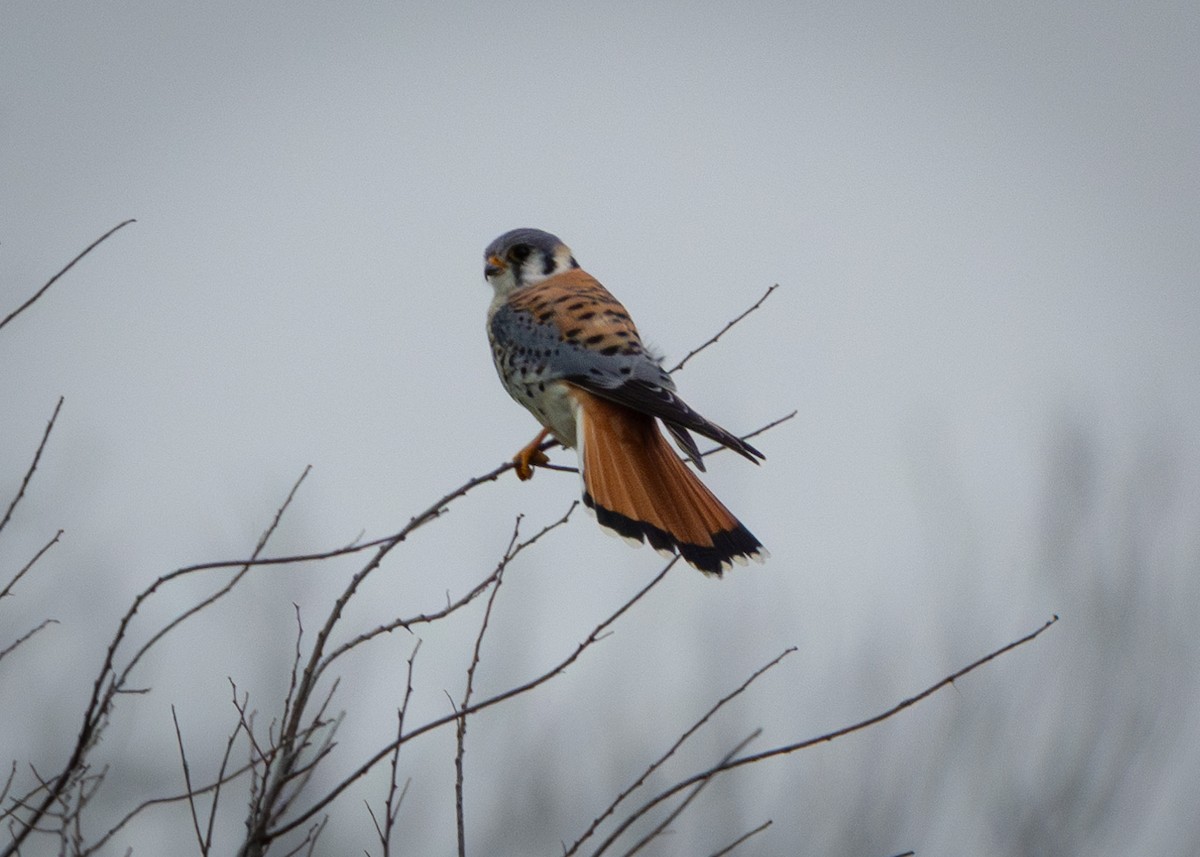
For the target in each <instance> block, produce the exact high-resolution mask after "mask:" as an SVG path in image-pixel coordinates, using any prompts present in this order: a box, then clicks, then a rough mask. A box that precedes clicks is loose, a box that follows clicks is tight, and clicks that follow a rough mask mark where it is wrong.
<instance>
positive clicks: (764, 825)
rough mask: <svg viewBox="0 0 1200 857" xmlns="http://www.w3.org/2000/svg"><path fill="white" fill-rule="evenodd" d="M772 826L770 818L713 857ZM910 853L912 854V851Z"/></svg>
mask: <svg viewBox="0 0 1200 857" xmlns="http://www.w3.org/2000/svg"><path fill="white" fill-rule="evenodd" d="M770 826H771V819H769V818H768V819H767V820H766V821H764V822H763V823H762V824H760V825H759V826H758V827H756V828H754V829H753V830H751V831H748V832H746V833H743V834H742V835H741V836H739V837H738V838H737V839H735V840H733V841H732V842H730V843H729V844H728V845H726V846H725V847H724V848H722V849H721V850H720V851H715V852H713V855H712V857H725V855H726V854H732V853H733V851H734V849H735V848H737V847H738V846H739V845H741V844H742V843H743V842H745V841H746V840H747V839H749V838H750V837H751V836H754V835H756V834H759V833H762V832H763V831H764V830H766V829H767V828H768V827H770ZM908 853H909V854H912V852H911V851H910V852H908ZM901 857H903V855H901Z"/></svg>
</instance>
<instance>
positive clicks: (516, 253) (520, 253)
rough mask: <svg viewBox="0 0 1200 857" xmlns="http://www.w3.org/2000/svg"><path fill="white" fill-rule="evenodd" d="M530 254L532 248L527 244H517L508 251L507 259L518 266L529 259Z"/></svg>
mask: <svg viewBox="0 0 1200 857" xmlns="http://www.w3.org/2000/svg"><path fill="white" fill-rule="evenodd" d="M531 252H533V248H532V247H530V246H529V245H528V244H518V245H516V246H515V247H513V248H512V249H511V250H509V251H508V258H509V259H511V260H512V261H514V262H516V263H517V264H520V263H521V262H524V261H525V260H526V259H528V258H529V254H530V253H531Z"/></svg>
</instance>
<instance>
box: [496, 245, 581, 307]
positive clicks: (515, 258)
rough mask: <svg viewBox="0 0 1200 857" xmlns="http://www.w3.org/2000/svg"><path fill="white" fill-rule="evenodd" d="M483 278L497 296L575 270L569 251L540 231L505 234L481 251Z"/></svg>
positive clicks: (573, 260) (576, 265) (576, 266)
mask: <svg viewBox="0 0 1200 857" xmlns="http://www.w3.org/2000/svg"><path fill="white" fill-rule="evenodd" d="M483 260H484V261H483V276H484V277H485V278H486V279H487V281H488V282H489V283H491V284H492V288H493V289H495V290H496V294H497V295H505V294H508V293H509V292H511V291H513V290H514V289H519V288H521V287H522V286H531V285H533V284H535V283H540V282H541V281H542V280H545V279H548V278H550V277H553V276H554V275H555V274H558V273H561V272H563V271H569V270H570V269H572V268H578V267H579V263H578V262H576V261H575V257H574V256H572V255H571V248H570V247H568V246H567V245H566V244H564V243H562V241H560V240H559V239H558V236H556V235H551V234H550V233H549V232H543V231H542V230H540V229H513V230H512V231H511V232H505V233H504V234H503V235H501V236H500V237H499V238H497V239H496V240H495V241H493V242H492V243H491V244H489V245H488V246H487V249H486V250H484V251H483Z"/></svg>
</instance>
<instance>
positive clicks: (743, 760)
mask: <svg viewBox="0 0 1200 857" xmlns="http://www.w3.org/2000/svg"><path fill="white" fill-rule="evenodd" d="M1057 621H1058V616H1057V615H1055V616H1054V617H1053V618H1052V619H1050V620H1049V621H1048V622H1046V623H1045V624H1044V625H1042V626H1041V627H1040V628H1038V629H1037V630H1036V631H1033V632H1031V633H1029V634H1026V635H1025V636H1024V637H1021V638H1020V639H1018V640H1014V641H1013V642H1011V643H1008V644H1007V645H1004V646H1001V647H1000V648H998V649H996V650H994V651H992V652H989V653H988V654H986V655H984V656H983V657H982V658H979V659H978V660H975V661H972V662H971V663H969V664H967V665H966V666H965V667H963V668H962V669H960V670H958V671H957V672H954V673H951V674H950V675H948V676H946V677H945V678H943V679H942V680H941V681H938V682H936V683H935V684H932V685H930V686H929V687H927V688H925V689H924V690H923V691H921V692H920V693H918V694H916V695H915V696H910V697H909V698H908V699H905V700H903V701H901V702H899V703H897V704H896V705H893V706H892V707H891V708H889V709H887V710H886V711H883V712H880V713H879V714H876V715H874V716H873V717H868V718H867V719H866V720H860V721H859V722H857V723H853V724H851V725H849V726H843V727H842V728H840V729H835V730H834V731H832V732H826V733H825V734H824V735H818V736H817V737H815V738H809V739H807V740H804V741H798V742H796V743H794V744H786V745H784V746H782V747H775V748H773V749H770V750H764V751H762V752H761V753H754V754H752V755H749V756H741V757H739V758H736V759H731V760H729V761H728V762H723V763H721V764H719V765H716V766H714V767H712V768H709V769H708V770H707V771H701V772H700V773H698V774H694V775H692V776H690V777H688V778H686V779H684V780H680V781H679V782H677V783H676V784H675V785H673V786H671V787H670V788H668V789H664V790H663V791H661V792H659V793H658V794H657V795H656V796H655V797H653V798H651V799H650V800H648V801H646V802H645V803H644V804H642V805H641V806H640V807H639V808H638V809H637V810H636V811H635V812H633V813H631V814H630V815H629V816H628V817H627V818H626V819H625V820H624V821H623V822H621V824H620V825H618V826H617V829H616V830H615V831H613V833H612V834H611V835H610V836H609V838H608V839H606V840H605V842H604V844H603V845H602V846H601V848H600V849H599V850H598V851H597V852H596V853H597V854H599V853H600V852H601V851H603V850H604V849H605V848H607V847H608V846H609V845H610V844H611V843H612V842H613V841H615V840H616V839H617V837H619V836H620V835H621V834H622V833H624V832H625V831H626V830H627V829H628V828H629V826H630V825H632V824H633V823H634V822H635V821H637V820H638V819H639V818H641V817H642V816H643V815H645V814H646V813H647V812H649V811H650V810H651V809H653V808H654V807H655V806H657V805H658V804H660V803H662V802H663V801H664V800H667V799H668V798H670V797H671V796H672V795H675V794H678V793H679V792H681V791H683V790H684V789H686V788H688V787H689V786H692V785H695V784H696V783H698V782H701V781H703V780H708V779H711V778H713V777H715V776H717V775H718V774H723V773H725V772H726V771H732V770H733V769H734V768H740V767H742V766H744V765H753V764H755V763H757V762H761V761H763V760H764V759H770V758H773V757H775V756H784V755H787V754H789V753H794V752H796V751H797V750H803V749H805V748H807V747H812V746H814V745H816V744H822V743H825V742H827V741H833V740H835V739H837V738H841V737H842V736H844V735H849V734H850V733H852V732H858V731H860V730H862V729H866V728H868V727H870V726H874V725H875V724H877V723H881V722H883V721H884V720H887V719H888V718H890V717H893V716H895V715H896V714H899V713H900V712H901V711H903V710H904V709H906V708H911V707H912V706H914V705H916V704H917V703H918V702H920V701H922V700H923V699H926V698H927V697H929V696H932V695H933V694H934V693H937V692H938V691H939V690H941V689H942V688H944V687H948V686H950V685H952V684H954V682H956V681H957V680H958V679H960V678H962V677H963V676H965V675H966V674H967V673H969V672H972V671H973V670H976V669H978V668H979V667H981V666H983V665H984V664H986V663H988V662H989V661H992V660H994V659H996V658H998V657H1000V656H1001V655H1003V654H1005V653H1007V652H1010V651H1012V650H1013V649H1015V648H1017V647H1018V646H1023V645H1025V644H1026V643H1028V642H1031V641H1033V640H1034V639H1036V638H1037V637H1038V636H1039V635H1041V634H1042V632H1043V631H1045V630H1046V629H1047V628H1049V627H1050V626H1051V625H1053V624H1054V623H1055V622H1057Z"/></svg>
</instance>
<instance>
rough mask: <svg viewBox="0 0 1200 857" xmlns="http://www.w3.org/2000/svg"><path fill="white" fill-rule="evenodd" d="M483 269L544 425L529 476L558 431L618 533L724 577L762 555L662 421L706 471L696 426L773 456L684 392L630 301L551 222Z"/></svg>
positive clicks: (512, 362)
mask: <svg viewBox="0 0 1200 857" xmlns="http://www.w3.org/2000/svg"><path fill="white" fill-rule="evenodd" d="M483 273H484V278H485V279H486V280H487V282H488V283H489V284H490V285H491V286H492V289H493V291H494V296H493V298H492V302H491V304H490V306H489V307H488V312H487V333H488V340H489V342H490V345H491V349H492V359H493V361H494V362H495V365H496V371H497V373H498V374H499V375H500V380H501V382H502V383H503V385H504V388H505V389H506V390H507V391H508V393H509V395H510V396H512V398H513V399H515V400H516V401H517V402H518V403H520V404H521V405H523V406H524V407H525V408H527V409H528V410H529V411H530V412H531V413H532V414H533V415H534V416H535V417H536V418H537V419H538V421H539V422H540V423H541V424H542V430H541V431H540V432H539V433H538V434H537V436H536V437H535V438H534V439H533V440H532V441H530V442H529V443H528V444H526V445H525V446H524V447H523V448H522V449H521V450H520V451H519V452H518V453H517V454H516V455H515V456H513V459H512V460H513V464H514V469H515V470H516V474H517V476H518V478H519V479H521V480H522V481H524V480H528V479H530V478H532V476H533V469H534V467H536V466H540V465H545V464H549V461H550V460H549V458H548V457H547V455H546V454H545V452H543V451H542V450H541V448H540V447H541V445H542V442H543V441H544V440H545V439H546V436H547V435H553V437H554V438H555V439H556V440H557V441H558V442H559V443H561V444H562V445H563V446H564V447H567V448H573V449H575V450H576V452H577V454H578V459H579V470H580V473H581V475H582V478H583V503H584V506H585V507H586V508H587V509H589V510H590V511H591V512H592V513H594V515H595V518H596V521H597V522H598V523H599V525H600V527H601V528H602V529H603V530H605V531H606V532H608V533H609V534H613V535H617V536H620V537H621V538H623V539H624V540H625V541H626V542H628V543H630V544H631V545H634V546H640V545H641V544H643V543H645V542H648V543H649V544H650V546H651V547H652V548H654V549H655V550H656V551H658V552H659V553H660V554H662V555H664V556H674V555H675V554H678V555H680V556H681V557H682V558H683V559H684V560H685V561H686V562H687V563H688V564H690V565H691V566H693V567H694V568H696V569H698V570H700V571H702V572H704V573H705V574H707V575H711V576H715V577H720V576H721V575H722V573H723V572H725V571H728V570H729V569H730V568H732V564H733V563H737V564H739V565H745V564H746V563H747V561H748V560H754V561H756V562H760V563H761V562H763V561H764V560H765V559H766V558H767V556H768V553H767V551H766V549H765V548H764V547H763V545H762V543H761V542H760V541H759V540H758V539H757V538H756V537H755V536H754V535H753V534H752V533H751V532H750V531H749V530H748V529H746V527H745V526H744V525H743V524H742V523H741V522H740V521H739V520H738V519H737V518H736V517H735V516H734V515H733V514H732V513H731V512H730V511H729V510H728V509H727V508H726V507H725V505H724V504H723V503H721V501H720V500H718V499H717V498H716V496H715V495H714V494H713V493H712V492H711V491H710V490H709V489H708V488H707V487H705V485H704V483H703V482H701V481H700V478H699V477H698V476H696V474H695V473H693V472H692V470H691V469H689V468H688V466H687V465H686V464H685V463H684V461H682V460H681V459H680V458H679V456H677V455H676V454H675V452H674V450H673V449H672V448H671V446H670V444H668V443H667V440H666V438H665V437H664V436H663V434H662V432H661V431H660V430H659V428H658V423H659V422H660V421H661V422H662V424H663V426H665V427H666V429H667V431H668V432H669V433H670V434H671V436H672V437H673V438H674V439H675V442H676V443H677V444H678V446H679V448H680V449H681V450H682V451H683V452H684V454H685V455H686V456H687V457H688V458H689V459H690V460H691V462H692V463H693V464H694V465H695V467H696V468H697V469H699V470H704V469H705V468H704V461H703V458H702V456H701V454H700V450H699V448H698V447H697V446H696V441H695V439H694V438H693V437H692V435H691V432H696V433H697V434H700V435H703V436H704V437H707V438H710V439H711V440H714V441H716V442H717V443H719V444H721V445H722V446H725V447H728V448H729V449H732V450H733V451H734V452H737V453H739V454H740V455H742V456H743V457H745V458H747V459H749V460H750V461H752V462H754V463H755V464H758V462H759V460H760V459H765V458H766V456H764V455H763V454H762V453H761V452H759V451H758V450H757V449H755V448H754V447H753V446H751V445H750V444H749V443H747V442H746V441H744V440H742V439H741V438H739V437H737V436H736V435H734V434H732V433H730V432H728V431H726V430H725V429H723V428H721V427H720V426H718V425H717V424H715V423H713V422H711V421H710V420H707V419H705V418H704V417H702V416H701V415H700V414H698V413H697V412H696V411H694V410H693V409H692V408H691V407H690V406H688V405H687V403H685V402H684V401H683V400H682V399H681V398H680V397H679V396H678V395H677V393H676V387H675V382H674V381H673V380H672V378H671V376H670V374H669V373H668V372H667V371H666V370H665V369H664V368H663V365H662V358H661V357H659V356H658V355H656V354H655V353H653V352H652V351H651V350H649V349H648V348H647V347H646V346H645V345H644V344H643V343H642V339H641V336H640V335H639V333H638V330H637V327H636V326H635V325H634V323H633V319H631V318H630V316H629V313H628V312H627V311H626V309H625V307H624V306H622V305H621V304H620V303H619V302H618V301H617V299H616V298H614V297H613V296H612V294H610V293H609V291H608V290H607V289H606V288H605V287H604V286H603V285H601V284H600V282H599V281H598V280H596V279H595V278H594V277H593V276H591V275H590V274H588V273H587V272H586V271H584V270H583V268H581V267H580V265H579V263H578V262H577V261H576V260H575V256H574V254H573V253H572V252H571V249H570V248H569V247H568V246H567V245H566V244H564V243H563V242H562V241H561V240H560V239H559V238H558V237H557V236H555V235H552V234H550V233H549V232H544V231H542V230H540V229H529V228H522V229H513V230H511V231H509V232H505V233H504V234H503V235H501V236H500V237H498V238H496V239H495V240H494V241H492V243H491V244H489V245H488V246H487V249H486V250H485V251H484V267H483Z"/></svg>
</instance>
